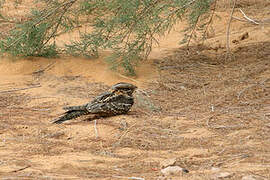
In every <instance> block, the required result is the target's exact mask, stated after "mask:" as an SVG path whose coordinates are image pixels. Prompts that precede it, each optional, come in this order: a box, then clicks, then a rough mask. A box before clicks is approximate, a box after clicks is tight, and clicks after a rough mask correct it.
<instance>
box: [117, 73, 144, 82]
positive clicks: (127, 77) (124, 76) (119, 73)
mask: <svg viewBox="0 0 270 180" xmlns="http://www.w3.org/2000/svg"><path fill="white" fill-rule="evenodd" d="M116 74H117V75H118V76H120V77H122V78H125V79H128V80H131V81H133V82H135V83H139V81H137V80H135V79H133V78H130V77H127V76H124V75H122V74H120V73H116Z"/></svg>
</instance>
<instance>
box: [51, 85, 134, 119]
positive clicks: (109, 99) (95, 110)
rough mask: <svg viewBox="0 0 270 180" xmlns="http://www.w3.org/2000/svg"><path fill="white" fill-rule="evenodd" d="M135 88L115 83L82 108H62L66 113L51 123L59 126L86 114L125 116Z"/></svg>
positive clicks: (131, 103)
mask: <svg viewBox="0 0 270 180" xmlns="http://www.w3.org/2000/svg"><path fill="white" fill-rule="evenodd" d="M136 88H137V87H136V86H134V85H133V84H129V83H123V82H121V83H117V84H115V85H113V86H112V87H111V89H110V91H108V92H105V93H102V94H100V95H99V96H97V97H96V98H94V99H93V100H92V101H91V102H90V103H87V104H85V105H82V106H70V107H64V108H63V109H64V110H66V112H65V113H64V114H63V115H62V116H61V117H59V118H58V119H57V120H55V121H54V122H53V123H56V124H61V123H62V122H64V121H67V120H71V119H74V118H77V117H79V116H82V115H88V114H95V115H98V116H115V115H120V114H126V113H127V112H128V111H129V110H130V108H131V107H132V105H133V104H134V98H133V95H132V94H133V92H134V90H135V89H136Z"/></svg>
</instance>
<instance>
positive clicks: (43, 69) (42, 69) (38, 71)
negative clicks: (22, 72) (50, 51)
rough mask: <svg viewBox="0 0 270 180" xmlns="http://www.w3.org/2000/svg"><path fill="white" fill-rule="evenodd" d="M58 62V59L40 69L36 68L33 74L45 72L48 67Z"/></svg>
mask: <svg viewBox="0 0 270 180" xmlns="http://www.w3.org/2000/svg"><path fill="white" fill-rule="evenodd" d="M55 63H56V61H54V62H52V63H50V64H48V65H47V66H45V67H44V68H41V69H39V70H36V71H34V72H33V74H39V73H43V72H44V71H46V70H47V69H49V68H50V67H51V66H52V65H54V64H55Z"/></svg>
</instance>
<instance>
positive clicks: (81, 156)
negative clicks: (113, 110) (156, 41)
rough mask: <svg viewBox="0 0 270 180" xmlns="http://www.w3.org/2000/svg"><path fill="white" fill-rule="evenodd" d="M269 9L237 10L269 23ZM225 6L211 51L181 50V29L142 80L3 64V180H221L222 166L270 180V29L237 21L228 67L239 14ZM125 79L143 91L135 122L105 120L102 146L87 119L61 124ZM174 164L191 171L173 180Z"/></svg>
mask: <svg viewBox="0 0 270 180" xmlns="http://www.w3.org/2000/svg"><path fill="white" fill-rule="evenodd" d="M221 2H223V1H221ZM269 5H270V4H269V3H267V2H265V1H256V2H255V1H251V0H250V1H247V0H245V1H241V3H240V4H239V5H238V6H239V7H237V8H242V9H243V10H244V11H245V12H246V13H247V14H248V15H249V16H250V17H253V18H255V19H265V18H269ZM267 7H268V8H267ZM218 8H219V9H218V10H217V14H218V15H219V16H220V17H221V20H220V19H219V18H215V19H214V25H213V28H212V31H211V34H210V35H209V38H208V39H207V40H206V41H205V42H204V45H196V44H195V43H193V44H191V46H190V48H189V49H187V48H186V47H185V46H180V45H179V44H178V40H179V39H180V38H181V37H182V36H183V34H181V33H180V31H181V30H182V28H183V27H182V26H181V24H179V25H177V26H176V27H175V29H174V31H172V32H171V33H170V34H169V35H168V36H166V37H164V38H162V39H160V42H161V43H160V46H158V47H155V48H154V49H153V52H152V54H151V56H150V60H148V61H146V62H145V63H144V64H143V65H141V66H140V67H138V69H137V77H125V76H123V75H121V74H118V73H116V72H112V71H110V70H109V68H108V66H107V64H106V63H104V62H103V59H104V57H100V59H97V60H87V59H79V58H72V57H70V58H68V57H65V58H59V59H42V58H33V59H21V60H14V59H3V58H2V60H1V61H0V177H1V179H128V178H130V179H132V178H131V177H133V179H135V177H137V179H138V178H139V177H140V178H145V179H158V178H159V179H162V178H163V179H183V180H193V179H194V180H195V179H196V180H197V179H213V178H215V177H216V176H215V174H217V173H218V172H217V171H215V170H213V168H218V169H219V172H227V173H229V174H230V176H229V177H227V178H226V179H241V178H242V177H244V176H247V175H253V176H256V178H257V179H260V178H261V179H270V98H269V97H270V96H269V93H270V64H269V63H270V61H269V60H270V36H269V34H270V26H269V24H264V23H263V24H260V25H258V26H257V25H253V24H250V23H244V22H239V21H233V22H232V27H231V40H230V41H231V44H230V45H231V50H232V53H233V59H231V60H225V56H226V43H225V42H226V35H225V29H226V28H225V25H224V24H225V22H227V20H228V18H229V13H230V12H229V11H228V10H227V9H226V6H222V5H219V6H218ZM18 12H20V11H18ZM236 15H237V16H238V17H241V14H240V13H239V12H236ZM246 33H248V37H247V38H242V37H243V35H245V34H246ZM65 38H66V37H65ZM104 56H106V55H104ZM120 81H125V82H130V83H134V84H136V85H137V86H138V87H139V91H138V92H136V94H135V98H136V103H135V105H134V107H133V108H132V110H131V111H130V113H129V114H127V115H121V116H117V117H111V118H106V119H99V120H98V121H97V128H98V131H99V138H96V137H95V131H94V123H93V121H87V117H82V118H78V119H76V120H73V121H70V122H67V123H65V124H61V125H55V124H51V121H52V120H53V119H54V118H56V117H57V116H58V115H59V114H61V113H62V112H63V110H62V107H63V106H68V105H80V104H83V103H86V102H88V101H90V100H91V98H93V97H94V96H96V95H98V94H99V93H101V92H103V91H105V90H107V89H108V88H109V86H111V85H112V84H114V83H117V82H120ZM169 158H176V163H175V164H176V165H178V166H180V167H183V168H186V169H188V170H189V173H182V174H178V175H173V176H171V177H163V176H162V174H161V172H160V170H161V167H160V163H161V162H162V161H163V160H166V159H169Z"/></svg>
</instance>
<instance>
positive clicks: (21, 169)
mask: <svg viewBox="0 0 270 180" xmlns="http://www.w3.org/2000/svg"><path fill="white" fill-rule="evenodd" d="M29 167H31V166H30V165H27V166H25V167H23V168H20V169H16V170H13V171H10V172H19V171H23V170H25V169H27V168H29Z"/></svg>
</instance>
